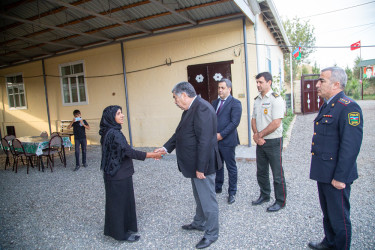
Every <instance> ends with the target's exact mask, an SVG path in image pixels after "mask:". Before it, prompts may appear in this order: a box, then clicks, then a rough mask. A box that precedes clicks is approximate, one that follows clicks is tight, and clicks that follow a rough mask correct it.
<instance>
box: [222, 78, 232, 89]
mask: <svg viewBox="0 0 375 250" xmlns="http://www.w3.org/2000/svg"><path fill="white" fill-rule="evenodd" d="M221 82H225V84H226V85H227V88H232V82H231V81H230V80H229V79H227V78H221V80H220V81H219V83H221Z"/></svg>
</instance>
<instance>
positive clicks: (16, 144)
mask: <svg viewBox="0 0 375 250" xmlns="http://www.w3.org/2000/svg"><path fill="white" fill-rule="evenodd" d="M12 147H13V149H14V152H15V158H14V165H15V166H16V173H17V169H18V159H21V160H22V157H23V156H25V157H26V166H27V173H29V164H28V163H30V165H31V167H33V168H34V165H33V160H32V158H33V157H34V156H36V154H31V153H27V152H26V151H25V149H24V147H23V146H22V143H21V142H20V140H18V139H13V141H12ZM22 162H23V160H22Z"/></svg>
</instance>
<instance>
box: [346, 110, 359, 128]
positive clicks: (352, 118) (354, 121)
mask: <svg viewBox="0 0 375 250" xmlns="http://www.w3.org/2000/svg"><path fill="white" fill-rule="evenodd" d="M348 119H349V125H352V126H357V125H359V124H360V123H361V115H360V114H359V112H351V113H349V114H348Z"/></svg>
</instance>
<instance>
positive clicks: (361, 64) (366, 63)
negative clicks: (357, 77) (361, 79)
mask: <svg viewBox="0 0 375 250" xmlns="http://www.w3.org/2000/svg"><path fill="white" fill-rule="evenodd" d="M372 65H375V59H369V60H362V61H360V62H359V63H358V67H366V66H372Z"/></svg>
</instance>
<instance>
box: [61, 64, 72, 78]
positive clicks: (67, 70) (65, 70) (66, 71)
mask: <svg viewBox="0 0 375 250" xmlns="http://www.w3.org/2000/svg"><path fill="white" fill-rule="evenodd" d="M61 74H62V76H65V75H70V74H71V72H70V65H69V66H65V67H62V68H61Z"/></svg>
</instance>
